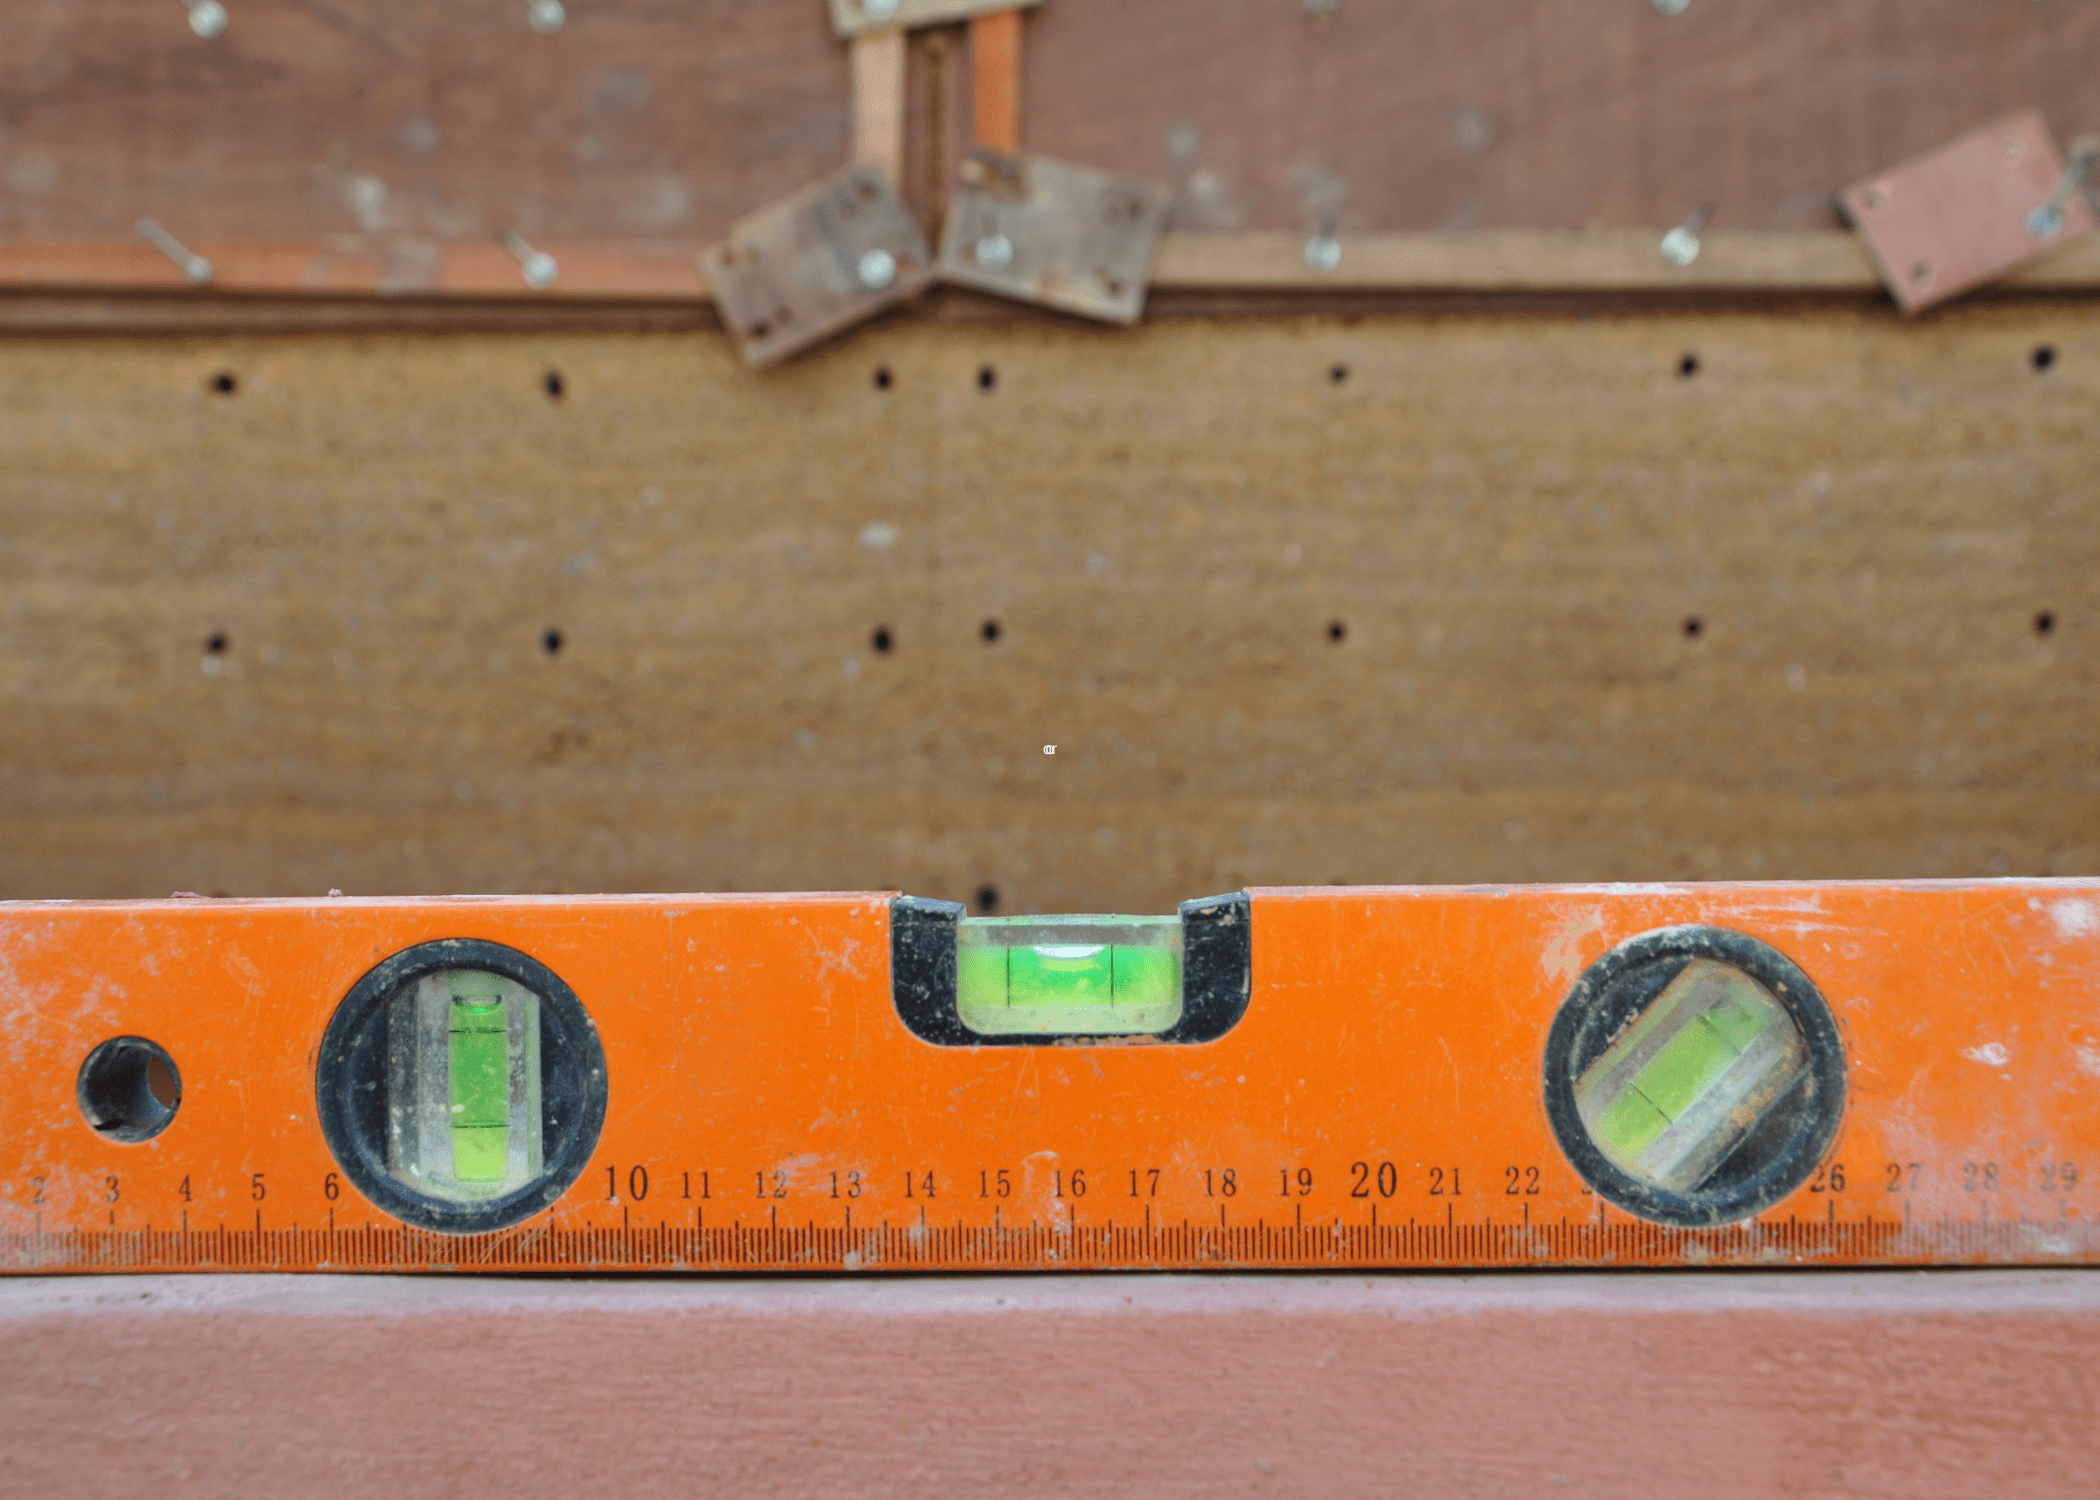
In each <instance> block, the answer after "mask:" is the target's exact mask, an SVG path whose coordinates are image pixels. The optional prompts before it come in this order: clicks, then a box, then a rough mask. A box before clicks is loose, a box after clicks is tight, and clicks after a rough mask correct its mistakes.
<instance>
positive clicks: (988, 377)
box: [977, 365, 999, 391]
mask: <svg viewBox="0 0 2100 1500" xmlns="http://www.w3.org/2000/svg"><path fill="white" fill-rule="evenodd" d="M998 383H999V372H998V371H997V370H995V369H993V368H992V367H991V366H990V365H979V366H978V367H977V389H979V390H980V391H988V390H990V389H991V388H992V387H993V386H995V385H997V384H998Z"/></svg>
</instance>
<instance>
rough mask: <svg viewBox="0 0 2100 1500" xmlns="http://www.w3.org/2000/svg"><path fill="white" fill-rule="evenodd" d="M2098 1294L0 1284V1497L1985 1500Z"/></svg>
mask: <svg viewBox="0 0 2100 1500" xmlns="http://www.w3.org/2000/svg"><path fill="white" fill-rule="evenodd" d="M2096 1476H2100V1272H2080V1271H2033V1272H2027V1271H1998V1272H1958V1271H1941V1272H1930V1273H1896V1272H1880V1273H1856V1274H1842V1273H1840V1274H1796V1275H1785V1274H1776V1275H1775V1274H1735V1275H1725V1276H1724V1275H1706V1276H1701V1275H1691V1274H1669V1275H1619V1276H1598V1275H1569V1276H1558V1275H1531V1276H1503V1277H1477V1278H1460V1277H1420V1278H1405V1277H1387V1278H1371V1279H1363V1278H1357V1279H1314V1278H1310V1277H1302V1278H1289V1277H1257V1276H1250V1277H1234V1278H1224V1277H1218V1278H1200V1277H1099V1278H1091V1279H1068V1278H1039V1279H990V1278H988V1279H978V1280H948V1279H941V1280H932V1279H929V1280H922V1281H886V1282H861V1281H802V1282H793V1281H775V1282H766V1283H754V1282H742V1283H725V1282H706V1283H699V1282H678V1283H665V1282H566V1283H562V1282H557V1283H530V1284H527V1283H520V1282H510V1281H497V1280H466V1279H453V1280H447V1279H427V1280H416V1279H409V1278H379V1277H373V1278H365V1279H356V1278H331V1277H252V1278H235V1277H226V1278H217V1277H196V1278H189V1279H173V1278H170V1279H159V1278H130V1279H125V1278H109V1279H92V1280H90V1279H68V1280H64V1281H57V1280H50V1281H41V1280H17V1281H9V1282H5V1283H0V1494H6V1495H27V1494H65V1495H69V1496H99V1495H119V1494H121V1495H133V1494H139V1493H149V1492H150V1493H154V1494H162V1495H170V1496H187V1495H211V1496H224V1495H233V1494H238V1495H246V1496H262V1495H283V1496H302V1497H303V1496H316V1495H328V1496H334V1495H385V1496H389V1497H398V1500H419V1497H424V1496H433V1497H435V1496H455V1495H457V1496H467V1495H473V1496H500V1497H502V1500H538V1497H543V1496H550V1497H551V1496H564V1497H574V1496H586V1495H619V1496H622V1497H634V1500H639V1497H653V1496H674V1495H675V1496H681V1497H683V1496H696V1495H713V1494H734V1495H813V1494H825V1495H867V1496H891V1495H897V1496H902V1495H958V1496H959V1495H984V1494H1002V1493H1008V1494H1028V1495H1060V1496H1061V1495H1140V1494H1142V1495H1147V1496H1174V1495H1218V1494H1241V1493H1247V1494H1264V1493H1275V1494H1292V1495H1314V1496H1323V1497H1343V1496H1358V1495H1362V1496H1392V1495H1400V1494H1420V1495H1438V1496H1445V1495H1471V1496H1519V1495H1521V1496H1526V1497H1541V1496H1562V1495H1566V1496H1612V1497H1627V1496H1672V1497H1686V1496H1720V1497H1734V1496H1779V1495H1789V1496H1800V1495H1812V1496H1836V1495H1844V1496H1854V1495H1858V1496H1868V1495H1871V1496H1932V1497H1958V1496H1971V1495H1973V1496H1988V1497H1991V1500H2015V1497H2028V1496H2055V1495H2065V1496H2069V1495H2090V1494H2092V1493H2094V1490H2095V1486H2096V1484H2100V1477H2096Z"/></svg>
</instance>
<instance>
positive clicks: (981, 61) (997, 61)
mask: <svg viewBox="0 0 2100 1500" xmlns="http://www.w3.org/2000/svg"><path fill="white" fill-rule="evenodd" d="M970 121H971V132H970V134H971V138H972V139H973V140H974V141H975V142H976V143H977V144H978V145H980V146H986V147H989V148H990V149H992V150H994V151H1007V152H1013V151H1019V150H1020V149H1021V13H1020V12H1019V11H1017V10H1000V11H994V12H992V13H991V14H990V15H984V16H976V17H973V18H972V19H971V21H970Z"/></svg>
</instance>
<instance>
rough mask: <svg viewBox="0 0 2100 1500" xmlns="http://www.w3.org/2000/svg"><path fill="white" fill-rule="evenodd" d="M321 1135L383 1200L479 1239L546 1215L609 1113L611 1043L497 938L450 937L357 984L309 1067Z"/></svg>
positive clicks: (423, 1221) (548, 974)
mask: <svg viewBox="0 0 2100 1500" xmlns="http://www.w3.org/2000/svg"><path fill="white" fill-rule="evenodd" d="M314 1095H315V1103H316V1106H317V1111H318V1114H319V1117H320V1121H321V1132H322V1134H323V1135H324V1136H325V1137H326V1138H327V1140H328V1148H329V1150H330V1151H332V1152H334V1153H335V1159H336V1162H337V1164H338V1165H339V1166H341V1168H342V1169H343V1174H344V1175H345V1176H346V1177H348V1178H349V1179H350V1181H351V1182H352V1183H353V1184H355V1185H356V1187H357V1190H358V1191H359V1192H361V1193H363V1194H364V1195H365V1197H366V1198H368V1199H370V1200H371V1201H372V1202H373V1203H374V1204H375V1205H377V1206H378V1207H379V1208H381V1209H382V1210H384V1211H385V1212H387V1213H390V1214H392V1215H394V1216H395V1217H396V1218H398V1219H402V1220H405V1221H406V1222H408V1223H410V1224H413V1225H416V1226H417V1227H419V1228H423V1229H435V1230H442V1231H445V1232H447V1233H451V1234H481V1233H485V1232H487V1231H489V1230H495V1229H504V1228H507V1227H509V1226H510V1225H512V1224H516V1223H518V1222H520V1221H521V1220H524V1219H528V1218H530V1217H531V1216H532V1215H534V1214H536V1213H538V1212H540V1211H541V1210H542V1209H544V1208H546V1207H547V1206H548V1205H549V1204H551V1203H553V1202H554V1201H555V1200H556V1199H558V1198H559V1197H561V1195H562V1194H563V1193H564V1192H566V1191H567V1190H568V1188H569V1185H570V1184H571V1183H573V1182H575V1180H576V1179H577V1177H579V1176H580V1175H581V1174H582V1172H583V1169H584V1167H585V1165H586V1164H587V1163H588V1162H589V1161H590V1157H591V1152H592V1151H593V1150H595V1149H596V1147H597V1144H598V1133H599V1131H600V1130H601V1129H602V1128H603V1127H604V1124H605V1102H606V1078H605V1049H604V1047H603V1046H602V1045H601V1044H600V1043H599V1040H598V1029H597V1028H596V1027H595V1026H593V1025H592V1024H591V1018H590V1016H589V1015H588V1014H586V1013H585V1011H584V1008H583V1005H582V1003H581V1002H579V1001H578V1000H577V998H576V995H575V992H574V991H572V990H571V989H570V988H569V987H568V985H567V984H565V983H563V982H562V979H561V977H560V976H559V975H557V974H556V973H555V972H554V971H553V970H552V969H549V968H548V967H547V966H546V965H544V964H542V963H540V962H539V961H538V960H537V959H534V958H531V957H529V956H527V955H526V954H523V953H520V952H519V951H518V950H517V949H515V948H507V947H505V946H503V945H502V944H500V943H490V942H484V941H481V940H479V939H473V938H448V939H444V940H441V941H438V942H430V943H419V944H417V945H416V946H415V947H413V948H409V949H405V950H404V951H402V952H400V953H397V954H395V955H394V956H393V957H391V958H389V959H386V960H385V961H383V962H382V963H380V964H379V965H378V966H377V967H375V968H373V969H372V970H371V971H370V972H369V973H367V974H366V975H365V976H364V978H362V979H360V980H358V982H357V983H356V984H355V985H353V986H352V987H351V990H350V993H349V994H348V995H346V996H344V997H343V1002H342V1004H341V1005H339V1006H337V1007H336V1011H335V1015H334V1016H333V1017H331V1018H330V1020H329V1022H328V1029H327V1030H326V1031H325V1032H324V1033H323V1034H322V1037H321V1050H320V1057H319V1061H318V1063H317V1065H316V1067H315V1070H314Z"/></svg>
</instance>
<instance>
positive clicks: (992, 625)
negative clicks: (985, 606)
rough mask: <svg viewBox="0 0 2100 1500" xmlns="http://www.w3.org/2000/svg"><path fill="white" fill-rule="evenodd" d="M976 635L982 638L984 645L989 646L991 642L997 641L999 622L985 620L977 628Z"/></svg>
mask: <svg viewBox="0 0 2100 1500" xmlns="http://www.w3.org/2000/svg"><path fill="white" fill-rule="evenodd" d="M977 633H978V634H979V635H981V636H983V637H984V642H985V644H986V645H988V646H989V645H990V644H991V643H992V642H994V641H996V640H998V639H999V622H998V621H997V620H986V621H985V622H984V623H983V624H982V625H980V626H978V627H977Z"/></svg>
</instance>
